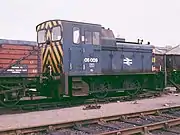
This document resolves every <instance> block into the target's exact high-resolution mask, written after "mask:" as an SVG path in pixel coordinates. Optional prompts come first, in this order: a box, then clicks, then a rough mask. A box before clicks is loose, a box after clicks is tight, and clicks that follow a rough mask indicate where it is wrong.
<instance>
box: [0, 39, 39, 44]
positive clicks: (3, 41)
mask: <svg viewBox="0 0 180 135" xmlns="http://www.w3.org/2000/svg"><path fill="white" fill-rule="evenodd" d="M0 44H12V45H37V42H35V41H25V40H11V39H0Z"/></svg>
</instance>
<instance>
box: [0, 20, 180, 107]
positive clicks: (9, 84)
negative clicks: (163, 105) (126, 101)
mask: <svg viewBox="0 0 180 135" xmlns="http://www.w3.org/2000/svg"><path fill="white" fill-rule="evenodd" d="M36 31H37V43H36V42H30V41H17V40H16V41H15V40H14V41H12V40H0V103H1V104H2V105H4V106H9V105H10V106H12V105H16V104H17V103H18V102H19V101H20V99H21V98H22V97H25V96H32V93H34V90H35V91H36V95H40V96H45V97H48V98H52V99H57V100H59V99H62V98H63V97H66V98H68V97H74V96H75V97H86V96H94V97H95V98H105V97H107V96H108V95H110V94H111V93H113V94H118V93H119V92H124V93H126V94H131V95H136V94H138V93H140V92H142V91H143V90H153V91H158V90H162V89H163V88H164V87H165V81H164V80H166V79H165V73H166V71H167V70H165V69H166V67H165V68H164V67H163V66H162V65H166V64H167V63H168V62H167V63H166V64H164V63H163V62H162V61H161V63H159V64H160V65H159V64H158V63H157V62H158V61H156V58H157V57H160V58H161V57H162V59H163V60H164V56H165V55H164V54H163V55H159V56H158V55H157V54H155V53H156V52H155V47H154V46H153V45H151V44H150V43H149V42H148V43H147V44H143V43H142V42H140V40H138V42H128V41H126V40H125V39H123V38H116V37H115V36H114V33H113V31H112V30H111V29H109V28H107V29H106V28H104V27H102V26H101V25H99V24H92V23H84V22H75V21H67V20H48V21H45V22H42V23H40V24H38V25H37V26H36ZM171 58H172V57H168V61H171V63H172V61H173V59H171ZM164 61H165V60H164ZM169 63H170V62H169ZM161 66H162V69H160V70H159V69H158V70H157V68H159V67H161ZM177 70H178V69H177ZM177 70H176V71H173V69H170V70H169V69H168V73H167V75H169V76H168V79H169V80H171V82H173V81H176V82H177V83H178V82H180V81H177V78H176V77H174V76H178V75H177V74H179V72H177ZM172 76H173V77H174V78H176V79H172V78H170V77H172ZM179 80H180V79H179ZM176 86H177V85H176Z"/></svg>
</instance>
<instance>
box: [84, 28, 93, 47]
mask: <svg viewBox="0 0 180 135" xmlns="http://www.w3.org/2000/svg"><path fill="white" fill-rule="evenodd" d="M84 36H85V44H92V34H91V32H89V31H85V34H84Z"/></svg>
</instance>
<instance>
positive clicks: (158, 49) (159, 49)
mask: <svg viewBox="0 0 180 135" xmlns="http://www.w3.org/2000/svg"><path fill="white" fill-rule="evenodd" d="M171 49H172V47H168V46H167V47H158V46H156V47H155V54H165V53H166V52H168V51H169V50H171Z"/></svg>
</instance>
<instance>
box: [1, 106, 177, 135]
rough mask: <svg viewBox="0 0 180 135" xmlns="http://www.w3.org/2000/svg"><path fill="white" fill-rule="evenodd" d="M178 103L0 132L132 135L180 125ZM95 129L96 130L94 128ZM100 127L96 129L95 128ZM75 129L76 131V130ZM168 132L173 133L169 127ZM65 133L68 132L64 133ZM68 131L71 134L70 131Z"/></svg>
mask: <svg viewBox="0 0 180 135" xmlns="http://www.w3.org/2000/svg"><path fill="white" fill-rule="evenodd" d="M179 117H180V106H175V107H165V108H160V109H154V110H149V111H143V112H136V113H130V114H121V115H115V116H107V117H100V118H93V119H86V120H79V121H70V122H63V123H55V124H48V125H39V126H35V127H22V128H16V129H7V130H0V135H9V134H13V135H20V134H21V135H23V134H31V133H43V132H46V133H50V132H59V133H60V132H67V131H68V132H71V134H74V132H76V133H77V132H81V133H82V132H83V133H86V134H98V135H132V134H135V133H141V134H142V133H143V134H145V133H149V132H150V131H152V130H156V129H162V128H164V129H167V130H168V129H169V128H171V127H173V126H176V125H179V124H180V118H179ZM95 128H97V130H96V129H95ZM98 129H99V130H98ZM75 130H76V131H75ZM169 132H175V131H171V130H169ZM66 134H67V133H66ZM69 134H70V133H69Z"/></svg>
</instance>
